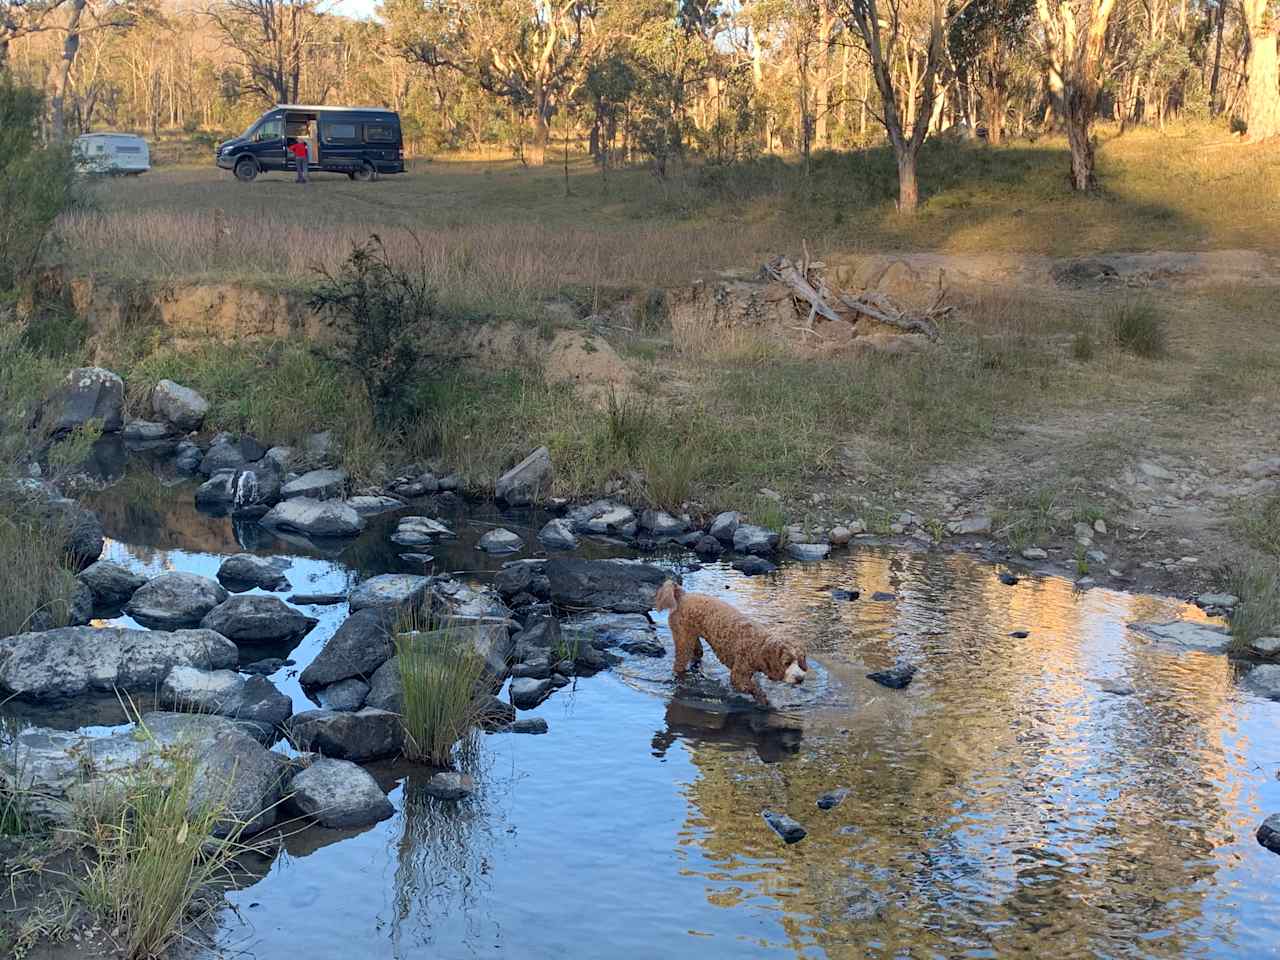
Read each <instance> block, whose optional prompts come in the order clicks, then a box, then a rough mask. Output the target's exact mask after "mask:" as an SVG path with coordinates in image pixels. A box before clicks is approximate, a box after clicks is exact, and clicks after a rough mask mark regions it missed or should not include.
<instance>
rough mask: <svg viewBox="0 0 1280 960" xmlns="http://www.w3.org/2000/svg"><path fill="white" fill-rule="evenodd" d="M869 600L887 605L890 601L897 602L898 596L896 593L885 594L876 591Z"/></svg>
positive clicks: (881, 591)
mask: <svg viewBox="0 0 1280 960" xmlns="http://www.w3.org/2000/svg"><path fill="white" fill-rule="evenodd" d="M871 599H872V600H875V601H876V602H877V603H889V602H890V601H892V600H897V599H898V595H897V594H896V593H886V592H885V591H884V590H877V591H876V592H875V593H873V594H872V595H871Z"/></svg>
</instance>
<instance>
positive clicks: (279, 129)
mask: <svg viewBox="0 0 1280 960" xmlns="http://www.w3.org/2000/svg"><path fill="white" fill-rule="evenodd" d="M283 136H284V124H283V123H281V122H280V121H279V120H268V121H267V122H266V123H264V124H262V126H260V127H258V132H257V133H255V134H254V135H253V139H254V140H258V141H261V140H279V139H280V138H281V137H283Z"/></svg>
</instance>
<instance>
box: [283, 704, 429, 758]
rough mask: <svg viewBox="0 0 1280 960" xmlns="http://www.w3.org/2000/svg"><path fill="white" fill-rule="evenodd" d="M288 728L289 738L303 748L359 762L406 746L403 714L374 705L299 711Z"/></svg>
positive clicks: (389, 754)
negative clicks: (356, 708) (343, 709)
mask: <svg viewBox="0 0 1280 960" xmlns="http://www.w3.org/2000/svg"><path fill="white" fill-rule="evenodd" d="M287 729H288V733H289V739H290V740H291V741H292V742H293V745H294V746H295V747H297V748H298V749H299V750H307V751H311V752H314V753H319V754H321V755H322V756H326V757H335V758H337V759H339V760H354V761H356V762H358V763H367V762H368V761H370V760H380V759H383V758H385V757H394V756H397V755H398V754H399V753H400V752H401V750H402V749H403V747H404V729H403V728H402V727H401V725H400V716H399V715H398V714H395V713H390V712H389V711H386V710H378V709H376V708H373V707H365V708H364V709H363V710H357V711H355V712H340V711H336V710H307V711H305V712H304V713H295V714H294V715H293V717H291V718H290V720H289V722H288V724H287Z"/></svg>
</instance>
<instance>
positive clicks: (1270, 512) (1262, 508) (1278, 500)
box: [1234, 494, 1280, 558]
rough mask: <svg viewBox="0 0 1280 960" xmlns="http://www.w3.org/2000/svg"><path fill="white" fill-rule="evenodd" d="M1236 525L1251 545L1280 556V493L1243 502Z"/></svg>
mask: <svg viewBox="0 0 1280 960" xmlns="http://www.w3.org/2000/svg"><path fill="white" fill-rule="evenodd" d="M1234 526H1235V528H1236V530H1237V531H1238V532H1239V534H1240V536H1241V537H1242V538H1243V539H1244V541H1245V542H1246V543H1248V544H1249V545H1250V546H1251V547H1253V548H1254V549H1256V550H1260V551H1261V552H1263V553H1265V554H1267V555H1268V556H1271V557H1276V558H1280V494H1272V495H1271V496H1268V497H1262V498H1260V499H1257V500H1250V501H1248V502H1246V503H1244V504H1242V505H1241V506H1240V507H1239V508H1238V510H1237V512H1236V516H1235V523H1234Z"/></svg>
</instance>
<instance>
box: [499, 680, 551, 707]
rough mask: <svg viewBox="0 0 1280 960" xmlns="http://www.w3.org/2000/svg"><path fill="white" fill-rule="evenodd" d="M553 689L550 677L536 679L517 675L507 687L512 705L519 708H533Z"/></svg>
mask: <svg viewBox="0 0 1280 960" xmlns="http://www.w3.org/2000/svg"><path fill="white" fill-rule="evenodd" d="M552 690H553V687H552V686H551V681H550V680H549V679H543V680H535V679H534V678H533V677H517V678H516V679H514V680H512V681H511V686H510V687H508V688H507V692H508V694H509V695H510V697H511V705H512V706H513V707H515V708H516V709H517V710H532V709H533V708H534V707H536V706H537V705H538V704H540V703H541V702H542V701H543V700H545V699H547V697H549V696H550V695H551V692H552Z"/></svg>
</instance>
